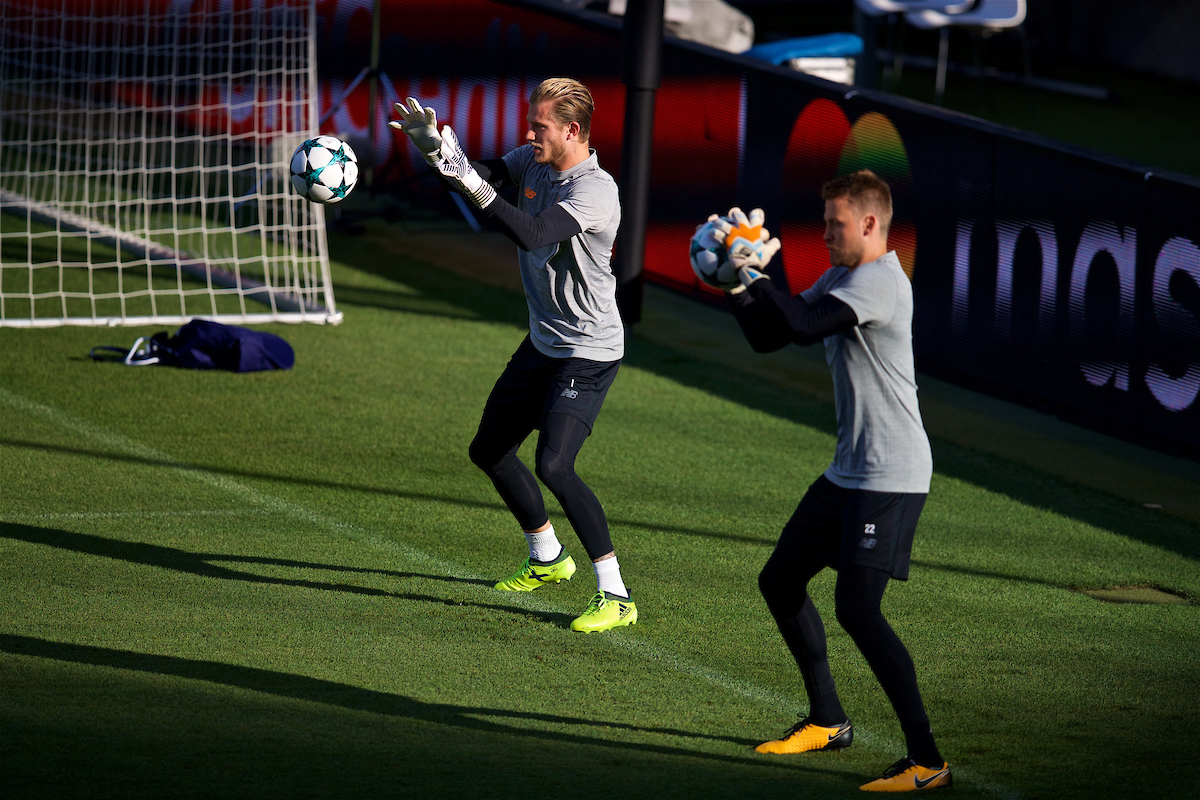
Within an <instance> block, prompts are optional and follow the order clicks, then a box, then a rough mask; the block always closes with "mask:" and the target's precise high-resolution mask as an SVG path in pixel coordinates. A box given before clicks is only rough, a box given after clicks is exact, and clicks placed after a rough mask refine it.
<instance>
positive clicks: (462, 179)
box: [433, 125, 496, 208]
mask: <svg viewBox="0 0 1200 800" xmlns="http://www.w3.org/2000/svg"><path fill="white" fill-rule="evenodd" d="M436 155H437V160H436V161H434V162H433V166H434V168H435V169H437V171H438V172H440V173H442V175H443V176H445V177H446V178H449V179H450V181H451V182H452V183H454V184H455V185H456V186H457V188H458V191H459V192H460V193H461V194H463V195H465V196H466V197H467V199H469V200H470V201H471V202H472V203H474V204H475V205H477V206H478V207H479V208H487V207H488V206H490V205H491V204H492V201H493V200H495V199H496V190H495V189H493V188H492V185H491V184H490V183H488V182H487V181H485V180H484V179H483V176H481V175H480V174H479V173H478V172H476V171H475V167H473V166H471V161H470V159H468V158H467V154H466V153H464V152H463V149H462V147H461V146H459V144H458V137H457V136H455V135H454V130H453V129H452V128H451V127H450V126H449V125H446V126H445V127H443V128H442V147H441V150H440V151H439V152H438V153H437V154H436Z"/></svg>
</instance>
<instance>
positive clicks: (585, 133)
mask: <svg viewBox="0 0 1200 800" xmlns="http://www.w3.org/2000/svg"><path fill="white" fill-rule="evenodd" d="M546 102H548V103H550V104H551V111H550V117H551V118H552V119H553V120H554V121H555V122H556V123H558V124H559V125H561V126H563V127H566V126H567V125H570V124H571V123H572V122H578V123H579V141H581V142H586V141H587V140H588V137H589V136H590V135H591V133H592V112H593V111H595V109H596V104H595V102H594V101H593V100H592V93H591V92H589V91H588V88H587V87H586V86H584V85H583V84H582V83H580V82H579V81H577V80H575V79H574V78H547V79H546V80H544V81H542V82H541V83H540V84H538V87H537V88H536V89H534V90H533V94H531V95H529V105H531V106H532V105H537V104H538V103H546Z"/></svg>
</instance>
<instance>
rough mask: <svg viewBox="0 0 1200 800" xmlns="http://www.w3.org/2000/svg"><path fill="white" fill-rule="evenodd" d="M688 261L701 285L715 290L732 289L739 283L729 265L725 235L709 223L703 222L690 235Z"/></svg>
mask: <svg viewBox="0 0 1200 800" xmlns="http://www.w3.org/2000/svg"><path fill="white" fill-rule="evenodd" d="M688 261H690V262H691V264H692V272H694V273H696V277H697V278H699V279H700V282H701V283H704V284H707V285H709V286H712V287H713V288H715V289H732V288H733V287H734V286H737V285H738V283H739V282H738V277H737V270H736V269H734V267H733V265H732V264H730V263H729V250H728V249H727V248H726V247H725V235H724V234H723V233H722V232H721V231H720V229H718V228H717V227H716V226H715V225H713V223H711V222H705V223H704V224H703V225H701V226H700V227H698V228H697V229H696V232H695V233H694V234H693V235H692V241H691V243H690V244H689V246H688Z"/></svg>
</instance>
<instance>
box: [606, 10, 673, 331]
mask: <svg viewBox="0 0 1200 800" xmlns="http://www.w3.org/2000/svg"><path fill="white" fill-rule="evenodd" d="M663 3H664V0H629V3H628V4H627V5H626V7H625V27H624V33H623V35H622V38H621V54H622V61H623V65H622V66H623V69H622V79H623V80H624V83H625V138H624V141H623V143H622V150H621V232H620V234H619V235H618V236H617V252H616V259H615V267H616V277H617V307H618V308H619V309H620V311H621V319H622V320H623V321H624V322H625V324H626V325H632V324H634V323H635V322H640V321H641V319H642V281H643V278H642V267H643V264H644V261H645V255H646V219H647V217H648V216H649V210H650V158H651V152H652V150H653V140H654V98H655V92H657V90H658V85H659V78H660V65H661V62H662V37H663Z"/></svg>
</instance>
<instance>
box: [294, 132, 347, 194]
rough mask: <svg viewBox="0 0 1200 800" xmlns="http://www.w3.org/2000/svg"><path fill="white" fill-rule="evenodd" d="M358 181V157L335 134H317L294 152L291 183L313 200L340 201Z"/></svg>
mask: <svg viewBox="0 0 1200 800" xmlns="http://www.w3.org/2000/svg"><path fill="white" fill-rule="evenodd" d="M356 183H358V158H357V157H356V156H355V155H354V151H353V150H351V149H350V145H348V144H346V143H345V142H343V141H342V140H341V139H338V138H336V137H334V136H318V137H317V138H315V139H309V140H308V141H307V142H305V143H304V144H302V145H300V146H299V147H297V148H296V152H295V153H293V154H292V186H295V187H296V191H297V192H299V193H300V195H301V196H302V197H304V198H305V199H306V200H311V201H313V202H314V203H340V202H341V201H342V200H344V199H345V198H346V195H348V194H350V192H351V191H353V189H354V185H355V184H356Z"/></svg>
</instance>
